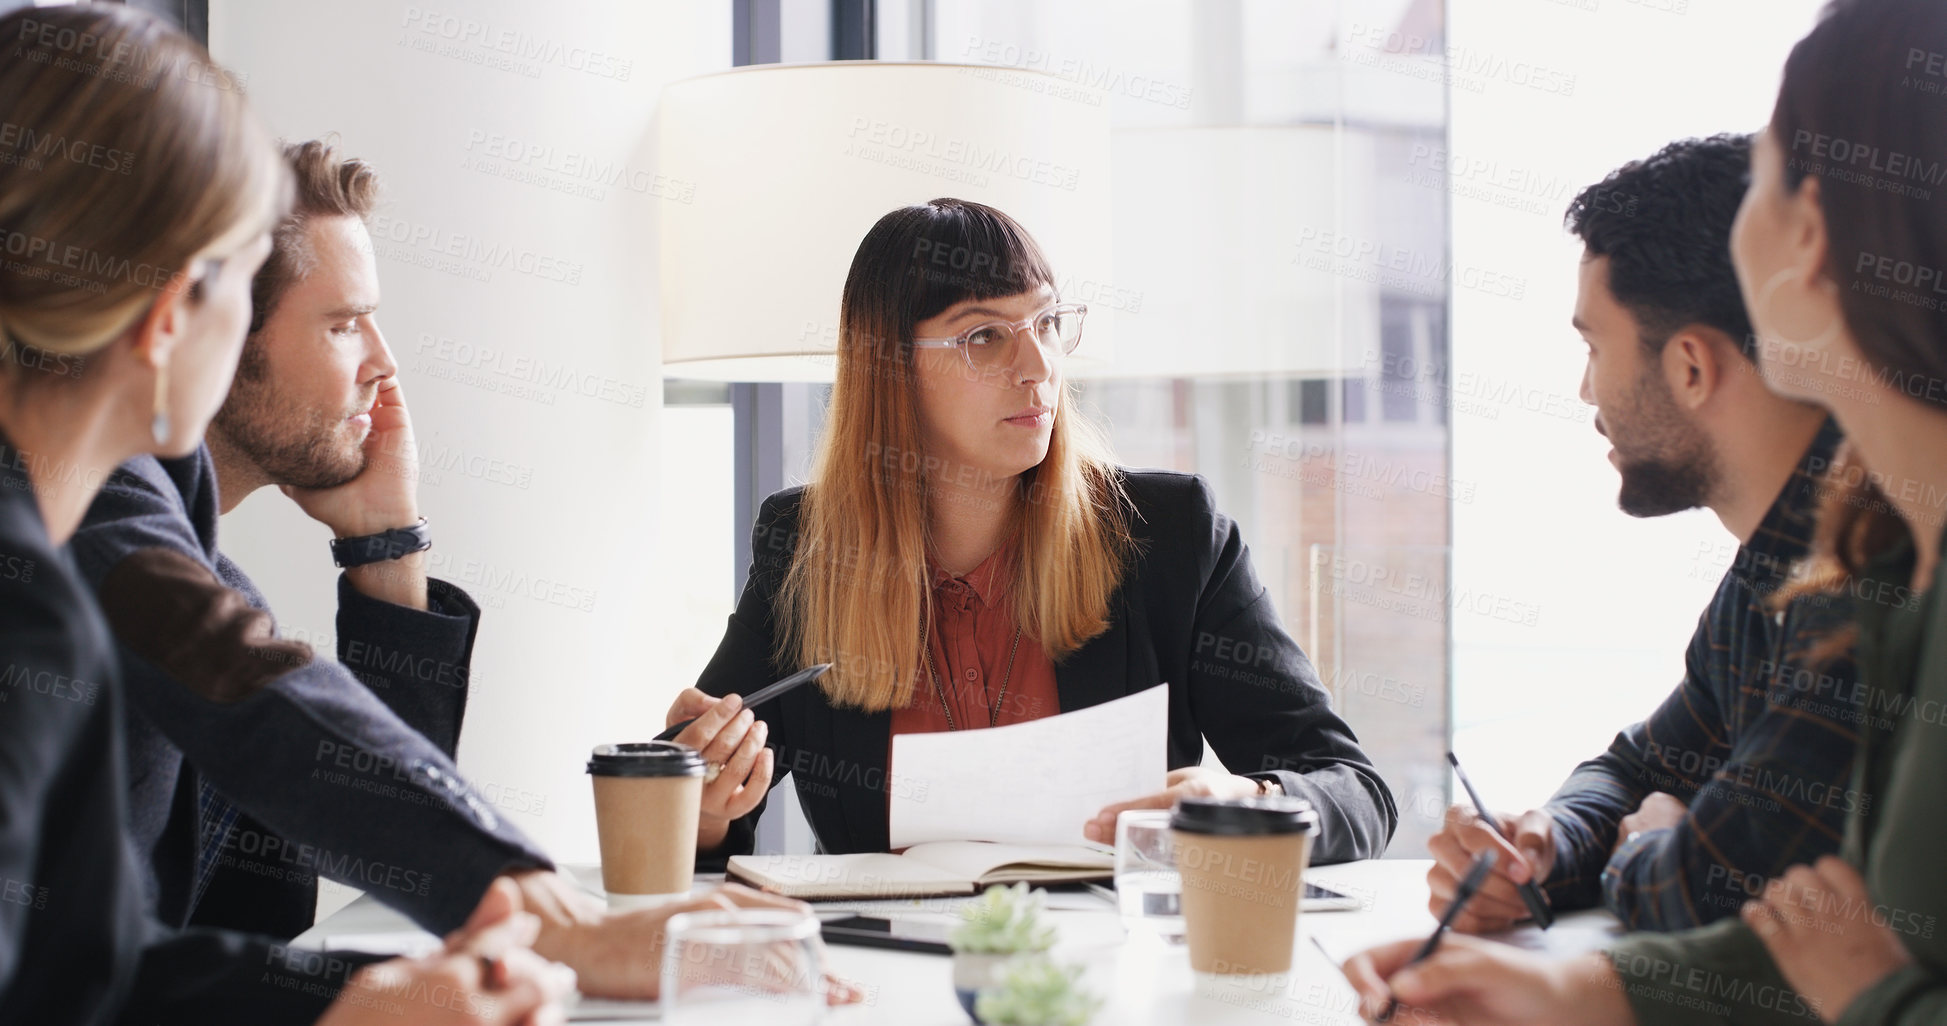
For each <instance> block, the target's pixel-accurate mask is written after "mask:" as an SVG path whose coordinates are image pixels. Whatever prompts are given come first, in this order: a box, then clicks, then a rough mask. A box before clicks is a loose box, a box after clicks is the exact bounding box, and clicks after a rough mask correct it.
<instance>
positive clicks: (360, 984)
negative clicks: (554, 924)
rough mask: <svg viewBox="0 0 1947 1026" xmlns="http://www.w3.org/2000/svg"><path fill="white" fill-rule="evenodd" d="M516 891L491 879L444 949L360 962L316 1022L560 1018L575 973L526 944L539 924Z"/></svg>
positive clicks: (357, 1025) (356, 1024) (523, 1023)
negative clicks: (418, 955)
mask: <svg viewBox="0 0 1947 1026" xmlns="http://www.w3.org/2000/svg"><path fill="white" fill-rule="evenodd" d="M538 928H539V927H538V923H537V921H536V919H535V917H534V916H532V915H529V914H526V913H524V912H522V911H521V900H520V897H519V892H518V891H517V890H516V889H515V888H514V887H513V886H512V885H510V884H509V883H508V882H507V881H506V880H497V881H495V882H494V886H493V887H491V888H489V889H488V891H487V893H486V895H485V896H484V897H483V898H481V900H480V905H479V907H478V908H476V909H475V910H474V912H473V916H472V918H470V919H468V920H467V923H466V925H465V926H462V927H460V928H459V929H458V930H455V931H454V932H453V933H452V934H450V935H449V936H448V937H447V938H446V944H445V947H444V948H443V950H441V951H438V952H435V953H434V954H431V955H428V956H426V957H424V958H395V959H392V960H390V961H386V962H380V963H377V964H376V965H370V966H366V967H365V968H364V969H361V970H360V971H359V972H358V973H357V974H355V975H354V976H352V978H351V979H350V980H349V981H348V982H347V983H346V984H345V988H344V989H343V990H342V991H340V992H339V994H338V998H337V1000H336V1001H333V1002H332V1004H331V1007H330V1008H329V1009H327V1010H326V1011H325V1014H324V1016H323V1017H322V1018H320V1019H319V1020H318V1026H397V1024H398V1023H400V1022H412V1023H416V1024H423V1026H446V1024H452V1026H462V1024H465V1026H485V1024H492V1026H539V1024H543V1023H559V1022H563V1021H565V1020H566V1016H565V1015H564V1014H563V1013H562V1010H561V1002H562V1001H564V1000H566V999H567V997H568V996H569V995H571V994H573V993H574V990H575V974H574V973H573V972H572V971H571V970H569V969H567V968H566V967H564V966H559V965H555V964H554V963H552V962H548V961H546V960H545V959H543V958H541V957H540V956H539V955H536V954H535V953H534V952H533V951H530V950H528V947H527V946H528V944H530V943H532V942H533V940H534V937H535V933H536V931H537V930H538Z"/></svg>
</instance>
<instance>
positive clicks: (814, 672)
mask: <svg viewBox="0 0 1947 1026" xmlns="http://www.w3.org/2000/svg"><path fill="white" fill-rule="evenodd" d="M831 668H832V664H830V663H819V664H818V665H816V666H807V667H805V668H804V669H802V670H799V671H798V672H796V673H794V674H792V675H791V676H789V677H786V678H784V679H783V680H781V681H778V682H777V683H775V684H770V685H766V686H765V687H763V688H760V689H758V691H757V693H756V694H754V695H751V696H750V697H749V698H746V699H744V708H746V709H752V708H756V707H757V706H760V705H763V704H764V703H765V702H768V701H770V700H771V699H773V698H776V697H777V696H779V695H781V694H784V693H785V692H786V691H789V690H791V689H792V688H795V687H798V686H799V685H801V684H809V683H811V682H812V681H814V680H817V679H818V678H820V677H823V676H824V675H825V671H826V670H829V669H831ZM700 718H701V717H691V718H689V719H687V720H684V721H683V722H681V723H678V724H676V725H675V726H673V727H671V728H669V729H668V730H665V731H663V732H662V733H660V734H657V735H656V740H658V741H674V740H676V735H678V734H681V733H682V732H683V731H684V730H685V729H687V728H688V727H689V725H690V724H692V723H695V722H696V721H697V720H698V719H700ZM638 736H639V735H638Z"/></svg>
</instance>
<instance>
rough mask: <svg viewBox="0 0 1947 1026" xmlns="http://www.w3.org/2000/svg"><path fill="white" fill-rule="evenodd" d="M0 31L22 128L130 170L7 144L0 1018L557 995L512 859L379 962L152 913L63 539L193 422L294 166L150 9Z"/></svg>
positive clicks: (417, 1009)
mask: <svg viewBox="0 0 1947 1026" xmlns="http://www.w3.org/2000/svg"><path fill="white" fill-rule="evenodd" d="M0 38H4V39H6V40H8V44H7V45H8V46H9V48H10V50H11V52H10V53H9V54H8V56H7V58H6V60H5V61H4V62H0V117H4V118H5V119H6V120H7V121H8V122H9V124H10V126H12V127H18V128H21V129H22V131H20V132H18V133H15V132H9V133H7V134H6V135H5V136H4V138H0V153H4V154H5V155H6V156H9V157H24V156H26V155H28V151H29V147H32V146H33V145H34V143H33V142H32V140H34V139H37V138H38V139H74V140H81V139H86V140H88V141H89V142H88V145H91V146H94V147H98V148H104V149H106V151H107V152H109V153H121V154H124V158H123V162H122V163H121V172H122V173H117V174H113V175H108V174H106V173H104V172H103V171H102V170H101V169H100V168H98V167H93V166H90V165H87V164H81V163H71V162H69V161H65V160H58V161H48V162H47V163H46V164H45V165H42V164H41V163H40V162H39V161H35V160H29V159H8V160H3V161H0V239H5V240H7V245H6V247H5V248H6V251H7V253H8V254H9V257H10V258H9V260H8V261H7V265H6V268H5V270H4V272H0V685H4V686H0V1023H9V1024H11V1023H20V1024H27V1023H34V1024H42V1023H46V1024H62V1026H66V1024H70V1023H102V1022H110V1021H124V1022H132V1023H144V1024H157V1023H171V1024H173V1023H186V1022H193V1023H209V1024H221V1023H249V1024H252V1026H255V1024H273V1023H310V1022H320V1023H330V1024H332V1026H358V1024H372V1026H376V1024H379V1023H386V1024H396V1023H402V1022H412V1023H428V1024H447V1023H454V1024H457V1023H489V1022H490V1023H500V1024H507V1026H513V1024H515V1023H522V1022H529V1021H531V1017H533V1016H537V1015H539V1016H546V1015H550V1014H558V1013H559V1006H558V1001H559V999H560V998H561V997H562V996H564V994H565V992H566V991H567V990H568V989H569V988H570V987H571V986H572V980H573V974H572V973H569V972H568V971H567V970H563V969H557V968H555V967H552V966H551V965H549V964H548V963H546V962H544V961H542V960H541V959H540V958H539V957H538V956H536V955H534V954H533V952H531V951H529V950H527V946H528V945H529V944H531V943H532V941H533V939H534V935H535V928H536V926H537V923H536V921H535V920H534V918H533V917H532V916H526V915H523V914H521V913H520V911H519V908H520V906H519V892H518V891H516V890H515V889H514V888H513V886H512V885H511V884H500V885H496V886H495V888H494V889H493V890H491V891H490V892H489V893H488V894H487V896H486V897H485V898H484V899H483V900H482V902H481V904H480V907H479V909H478V910H477V911H476V912H475V914H474V916H473V919H472V921H470V922H469V923H467V924H466V925H465V926H464V927H463V928H462V929H461V930H459V931H458V932H456V933H455V934H454V935H453V936H451V937H450V938H448V942H447V945H446V947H445V948H444V950H442V951H440V952H438V953H437V954H434V955H430V956H428V957H425V958H420V959H412V960H405V959H399V960H394V961H388V962H383V963H379V964H376V965H373V964H370V963H376V962H378V959H376V958H375V957H373V956H369V955H350V954H342V955H341V954H330V955H327V954H326V953H323V952H291V951H286V950H285V949H284V948H283V946H282V945H277V944H272V943H271V942H270V941H269V939H267V938H252V937H247V936H243V935H238V934H226V933H219V932H215V931H203V930H196V931H186V932H183V933H179V934H174V935H167V934H165V933H164V932H163V931H161V930H160V928H159V927H158V926H157V925H156V924H155V923H154V922H153V921H152V920H151V919H149V917H148V916H147V915H146V914H145V912H144V909H143V900H144V899H143V894H142V889H141V882H140V880H139V878H138V877H137V876H136V864H135V862H134V861H133V860H132V858H131V856H130V852H129V848H128V844H127V841H126V839H125V837H124V834H123V832H122V831H123V825H124V817H125V816H126V812H125V806H124V804H123V802H124V798H125V788H126V786H127V781H126V774H127V770H126V760H125V756H124V754H123V751H122V736H121V724H122V710H121V705H120V702H121V693H120V687H119V685H118V683H117V680H116V678H117V674H118V672H119V671H118V668H117V666H116V665H115V661H114V656H113V652H114V645H113V642H112V640H111V636H110V634H109V632H108V627H107V625H106V623H105V622H104V620H103V616H102V612H101V610H100V608H99V607H98V606H97V605H96V604H95V601H94V597H93V594H92V592H91V591H90V590H89V589H88V588H87V586H86V585H85V584H84V583H83V582H82V581H81V579H80V577H79V575H78V574H77V573H76V571H75V569H74V566H73V564H72V563H71V562H70V560H69V558H68V556H67V554H66V552H65V551H64V550H63V549H62V545H63V543H64V542H65V541H66V539H67V538H68V537H69V536H70V535H71V534H72V533H73V532H74V530H75V526H76V525H77V524H78V523H80V521H81V516H82V513H83V511H84V510H86V509H87V508H88V504H89V502H90V501H91V500H92V499H93V498H94V496H95V493H96V491H97V490H98V489H99V488H100V486H101V483H102V481H103V480H104V479H105V478H106V477H107V475H108V473H109V472H110V471H112V470H113V469H114V468H115V467H116V465H118V464H120V463H121V462H122V461H124V460H126V459H129V458H130V457H133V456H135V455H137V454H139V453H155V454H159V455H182V454H183V453H186V452H188V451H190V450H191V449H193V448H194V447H195V446H196V444H197V442H198V440H199V439H200V438H201V436H202V432H203V429H204V427H205V426H206V425H207V424H208V423H209V420H210V418H211V417H212V416H213V415H214V414H215V412H216V408H217V406H218V405H219V404H220V403H221V402H222V400H223V396H224V393H225V391H226V390H227V388H228V385H229V381H230V376H231V374H232V372H233V371H234V370H235V369H236V364H237V357H238V354H239V353H240V352H241V351H242V347H243V339H244V329H245V326H246V324H247V322H248V321H249V317H250V278H251V275H252V274H253V273H254V272H255V271H256V269H257V267H258V265H259V264H261V263H262V262H263V260H264V257H265V255H266V254H267V253H269V251H270V236H269V230H270V228H271V226H272V225H273V224H275V223H276V220H277V217H278V211H279V205H280V203H281V202H282V197H283V195H284V193H285V192H286V191H287V190H288V185H287V183H286V182H285V179H284V174H283V170H282V163H281V161H280V160H279V158H278V155H277V151H276V150H275V149H274V148H273V147H272V146H271V143H270V139H269V137H268V136H267V135H266V134H265V133H264V131H263V129H262V128H261V126H259V125H258V124H257V122H256V120H255V118H254V117H253V116H252V115H251V113H250V111H249V108H248V105H247V104H246V103H245V102H244V99H243V94H242V92H241V91H240V90H238V89H236V88H235V83H234V82H233V81H231V80H230V79H229V78H228V75H227V73H226V72H222V71H221V70H220V69H215V68H214V66H213V65H212V64H211V63H210V61H209V55H208V54H206V53H204V52H203V50H202V48H201V47H199V46H197V45H196V44H195V43H193V42H191V41H190V40H189V39H188V38H186V37H184V36H183V35H182V34H180V33H178V32H176V31H174V30H173V29H170V28H168V27H167V26H166V25H164V24H163V23H162V22H160V21H159V20H157V19H156V18H154V17H153V16H151V15H148V14H144V13H142V12H139V11H135V10H132V9H130V8H127V7H124V6H121V5H107V4H100V5H95V4H89V5H79V6H72V7H58V8H32V7H30V8H27V9H26V10H23V11H19V12H16V13H14V14H12V15H9V16H7V17H4V18H0ZM21 140H25V141H21ZM8 151H13V152H8ZM165 612H166V611H165ZM199 657H201V658H209V656H208V654H207V653H204V654H202V655H201V656H199ZM341 990H342V993H341ZM333 995H339V996H338V998H337V999H336V1000H334V999H333ZM321 1016H322V1018H321Z"/></svg>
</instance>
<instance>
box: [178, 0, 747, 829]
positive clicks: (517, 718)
mask: <svg viewBox="0 0 1947 1026" xmlns="http://www.w3.org/2000/svg"><path fill="white" fill-rule="evenodd" d="M210 6H211V11H210V40H211V49H212V51H213V52H214V53H215V55H216V56H217V58H218V59H219V60H221V61H223V62H224V63H226V64H228V65H230V66H231V67H233V68H235V69H237V70H238V71H240V72H242V73H243V74H245V75H246V76H248V79H247V80H248V87H249V89H250V92H251V95H252V98H253V99H254V100H255V102H256V103H257V105H258V108H259V109H260V110H261V111H262V112H263V113H264V115H265V117H266V118H267V119H268V120H269V122H270V124H271V127H272V129H273V130H274V131H276V132H278V133H279V134H280V135H282V136H284V137H286V138H289V139H303V138H310V137H315V136H318V135H321V134H323V133H326V132H332V131H336V132H339V133H341V134H342V136H343V148H344V150H345V152H347V153H349V154H352V155H356V156H359V157H364V158H367V159H369V160H371V161H372V162H374V163H375V164H376V165H377V166H378V168H379V170H380V171H381V172H382V174H383V176H384V179H385V185H386V198H385V203H384V206H383V208H382V210H381V213H380V216H379V217H378V218H377V219H376V220H375V223H374V227H375V228H376V229H377V231H376V232H375V235H376V236H377V244H378V255H379V271H380V279H381V283H382V286H383V290H384V303H383V306H382V308H381V311H380V314H379V323H380V325H381V327H382V329H383V330H384V331H385V333H386V337H387V339H388V341H389V342H390V343H391V345H392V348H393V350H394V352H395V353H396V354H397V356H398V358H399V362H400V364H401V368H402V371H401V376H402V380H403V382H404V384H405V386H406V389H407V396H408V401H409V403H410V407H411V410H412V414H413V421H414V426H415V428H416V429H417V431H418V435H419V441H420V447H421V453H422V458H430V459H428V461H427V463H428V465H427V466H425V468H424V473H423V475H422V486H421V489H420V496H421V504H422V507H423V509H424V511H425V513H426V515H427V517H428V518H429V519H430V521H431V524H432V529H433V535H434V549H433V553H434V557H435V559H436V562H437V563H438V568H437V570H436V573H437V574H438V575H439V576H442V577H445V578H447V579H449V580H453V581H455V582H457V583H460V584H462V586H464V587H466V588H467V590H468V591H470V592H471V593H472V594H473V596H474V597H475V598H476V599H478V600H479V601H480V602H481V604H482V605H483V606H484V607H486V609H485V616H484V619H483V623H482V627H481V632H480V637H479V644H478V647H477V649H476V650H475V653H474V659H473V670H474V678H473V679H474V684H473V697H472V704H471V706H470V708H469V711H468V714H467V720H466V727H465V732H464V737H463V739H462V743H461V749H460V765H461V767H462V768H463V769H464V770H465V771H466V773H467V774H468V775H469V776H470V777H472V778H473V779H474V780H475V782H476V783H479V784H481V785H482V786H483V787H484V788H486V790H487V792H488V796H489V797H490V798H492V799H495V800H496V801H497V802H498V803H499V805H500V806H501V808H502V809H503V810H504V811H505V812H506V813H507V814H508V815H509V816H510V818H511V819H512V820H513V821H514V822H516V823H517V824H519V825H520V826H521V828H522V829H524V830H526V831H527V832H528V833H529V834H530V835H532V836H534V837H535V838H537V839H538V840H539V841H540V842H541V843H542V844H544V845H545V846H546V847H547V848H548V849H549V850H550V851H551V852H552V853H553V854H554V855H555V856H556V857H557V858H558V859H567V860H582V861H592V860H593V859H594V858H595V852H596V845H595V835H594V828H593V806H592V802H591V800H590V797H589V791H588V784H587V780H586V777H585V776H584V775H583V773H582V765H583V762H584V760H585V758H586V756H587V752H588V749H589V747H590V746H591V745H594V744H597V743H600V742H604V741H622V740H641V739H644V738H646V737H648V736H649V735H650V734H652V733H653V732H654V731H655V730H657V729H660V727H661V723H662V711H663V709H664V708H666V706H667V704H668V701H669V698H670V696H671V695H673V694H674V692H675V691H676V690H678V689H679V688H681V687H682V686H684V685H685V684H687V683H688V681H687V680H679V679H674V678H673V677H672V676H669V675H665V674H663V673H661V672H660V669H661V661H660V660H659V659H658V655H657V653H658V651H659V640H660V638H661V633H660V631H658V629H657V623H658V618H659V613H660V611H661V610H660V603H661V601H662V600H661V598H660V595H659V591H658V588H659V584H660V582H661V581H662V580H663V579H664V578H665V577H666V571H665V564H664V562H663V553H665V552H669V551H672V550H676V551H680V549H681V547H682V546H683V545H684V540H683V539H681V538H669V537H666V536H660V535H659V531H658V529H657V514H658V508H659V501H660V498H661V492H660V488H659V481H658V470H659V467H658V464H659V458H658V452H659V440H658V438H657V425H658V420H659V416H658V408H659V406H660V404H661V399H662V394H661V382H660V370H659V361H660V354H661V346H660V341H659V339H658V337H657V328H656V325H657V317H656V281H657V263H658V259H657V246H656V232H657V222H656V214H657V210H658V208H659V207H660V206H661V205H662V204H665V203H672V202H682V201H683V200H684V198H685V195H684V190H685V189H686V188H689V187H691V186H689V185H687V183H670V182H665V181H658V180H656V179H655V178H654V177H652V173H653V171H654V168H653V165H652V163H651V161H652V159H653V153H651V152H649V151H648V150H647V149H646V147H648V146H649V145H650V142H651V141H652V140H653V139H654V131H653V119H654V117H655V108H656V101H657V95H658V91H659V90H660V88H661V86H662V85H663V84H664V83H665V82H668V81H672V80H675V79H679V78H684V77H688V76H690V75H695V74H701V73H704V72H708V71H715V70H719V69H721V68H724V67H727V66H729V63H730V40H731V26H730V5H729V2H728V0H682V2H671V3H644V2H641V0H582V2H576V3H573V4H549V5H539V4H532V3H521V2H516V0H455V2H450V3H437V2H434V3H420V4H408V3H399V2H387V0H333V2H331V3H317V2H312V0H305V2H296V0H276V2H270V0H213V2H212V3H211V5H210ZM496 137H501V138H504V139H505V140H508V141H509V142H511V143H512V144H513V146H514V147H527V148H532V147H540V148H542V149H541V150H540V151H539V152H538V153H537V154H536V155H535V156H533V157H532V158H529V159H527V160H525V161H524V162H519V163H517V162H516V161H515V160H508V159H504V158H508V157H517V156H519V155H521V154H522V152H523V151H522V150H521V149H519V148H509V145H508V143H499V144H496V143H495V142H494V141H493V140H495V139H496ZM496 145H497V146H498V148H499V149H500V151H501V153H500V157H501V158H502V159H500V160H499V162H498V164H497V165H495V164H483V163H481V162H482V161H483V160H494V159H496V158H495V155H494V154H493V153H491V152H489V147H492V146H496ZM603 164H609V165H611V166H613V165H621V166H623V167H625V168H626V169H627V172H628V173H626V174H624V175H623V176H622V178H621V180H620V181H611V182H609V184H603V183H602V181H601V180H600V179H599V178H597V179H595V180H591V178H590V177H589V174H590V170H589V169H590V168H594V169H596V170H595V171H594V173H595V174H596V175H598V176H599V175H600V174H601V172H600V170H599V168H600V167H601V165H603ZM496 171H499V172H503V173H511V174H519V175H526V176H531V178H532V180H515V179H511V178H508V177H505V176H504V174H496V173H495V172H496ZM453 254H458V255H453ZM563 279H566V280H563ZM442 339H446V340H451V343H450V344H448V345H442V344H441V342H440V341H439V340H442ZM488 353H490V354H491V355H483V354H488ZM527 361H537V362H538V364H539V366H538V369H536V367H535V365H532V364H530V363H528V362H527ZM537 378H538V379H539V380H537ZM584 393H593V394H592V395H590V394H584ZM223 532H224V548H225V549H226V550H227V551H228V552H229V553H230V554H231V555H232V556H233V557H234V558H235V559H236V560H237V561H238V562H239V563H240V564H241V565H242V566H243V567H244V568H245V569H246V570H248V571H249V572H250V573H251V574H252V575H253V576H254V577H255V578H256V580H257V582H258V583H259V584H260V585H261V586H262V587H263V588H264V590H265V592H266V593H267V594H268V595H269V596H270V598H271V601H272V604H273V607H274V608H275V609H276V611H277V612H278V613H279V618H280V620H281V621H282V623H283V625H284V627H285V629H286V630H287V632H289V633H293V634H298V635H300V636H310V637H311V638H313V639H314V640H316V641H318V642H320V643H321V644H320V646H319V647H320V648H321V649H322V650H324V651H327V652H328V651H331V650H332V641H331V639H330V637H329V635H330V634H331V632H332V623H333V615H334V609H335V598H334V595H333V591H332V588H333V583H332V582H333V579H334V576H335V571H334V570H333V569H332V567H331V564H330V560H329V558H328V555H327V552H326V548H325V541H326V539H327V537H328V533H327V532H326V531H325V529H324V528H323V527H321V526H319V525H317V524H315V523H312V522H310V521H309V520H307V519H306V518H304V517H303V516H302V515H301V514H300V513H299V512H298V511H297V510H296V508H295V507H294V506H292V505H291V504H290V503H288V502H286V501H285V500H284V499H283V497H282V496H280V495H278V494H275V493H274V492H263V493H260V494H258V495H257V496H255V497H253V498H252V499H250V500H249V501H248V502H246V503H245V504H244V506H243V507H242V508H240V509H239V510H238V511H237V512H236V513H234V514H232V515H231V516H230V517H228V518H226V519H225V521H224V524H223ZM723 587H724V589H725V591H726V592H727V591H728V589H729V581H728V580H727V579H726V580H725V581H724V583H723Z"/></svg>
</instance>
